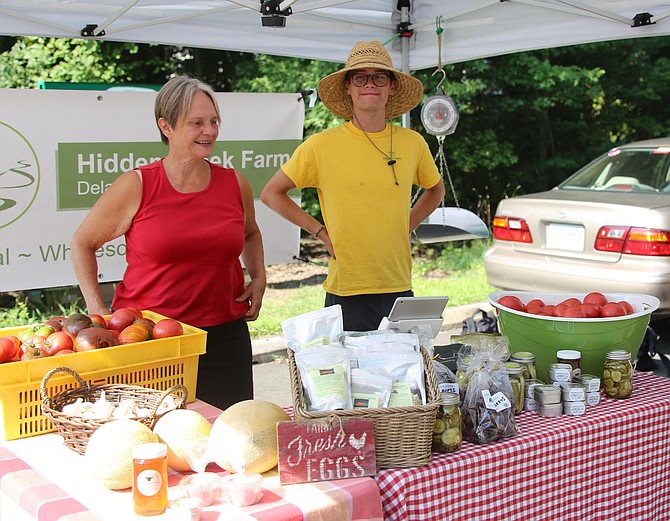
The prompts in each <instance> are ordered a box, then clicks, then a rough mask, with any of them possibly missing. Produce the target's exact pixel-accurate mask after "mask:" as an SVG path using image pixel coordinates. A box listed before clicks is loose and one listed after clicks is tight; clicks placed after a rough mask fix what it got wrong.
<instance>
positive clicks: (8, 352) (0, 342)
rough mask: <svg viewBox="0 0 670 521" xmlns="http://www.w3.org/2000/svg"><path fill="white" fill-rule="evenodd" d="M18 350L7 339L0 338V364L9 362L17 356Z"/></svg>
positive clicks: (12, 342)
mask: <svg viewBox="0 0 670 521" xmlns="http://www.w3.org/2000/svg"><path fill="white" fill-rule="evenodd" d="M18 351H19V348H18V347H16V344H15V343H14V341H13V340H12V339H11V338H9V337H2V338H0V363H4V362H9V361H10V360H12V359H13V358H15V357H16V355H17V354H18Z"/></svg>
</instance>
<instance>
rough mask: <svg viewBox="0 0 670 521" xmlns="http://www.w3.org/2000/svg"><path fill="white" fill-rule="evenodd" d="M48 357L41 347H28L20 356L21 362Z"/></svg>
mask: <svg viewBox="0 0 670 521" xmlns="http://www.w3.org/2000/svg"><path fill="white" fill-rule="evenodd" d="M47 356H49V355H48V354H47V352H46V351H45V350H44V349H42V348H41V347H29V348H27V349H26V350H25V351H24V353H23V354H22V355H21V360H34V359H35V358H46V357H47Z"/></svg>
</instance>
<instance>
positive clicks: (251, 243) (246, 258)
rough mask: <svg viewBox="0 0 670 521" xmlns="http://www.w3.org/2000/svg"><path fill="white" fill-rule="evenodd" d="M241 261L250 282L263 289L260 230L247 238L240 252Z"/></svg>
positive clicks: (262, 255) (263, 262)
mask: <svg viewBox="0 0 670 521" xmlns="http://www.w3.org/2000/svg"><path fill="white" fill-rule="evenodd" d="M242 261H243V262H244V267H245V269H246V270H247V273H249V277H250V278H251V280H253V281H256V282H258V283H260V284H262V285H263V287H265V284H266V276H265V256H264V253H263V239H262V237H261V233H260V230H258V231H257V232H254V233H253V234H251V235H250V236H248V237H247V238H246V240H245V243H244V250H243V251H242Z"/></svg>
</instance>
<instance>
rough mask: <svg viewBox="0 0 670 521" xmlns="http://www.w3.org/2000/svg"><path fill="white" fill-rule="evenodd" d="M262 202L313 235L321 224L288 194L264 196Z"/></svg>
mask: <svg viewBox="0 0 670 521" xmlns="http://www.w3.org/2000/svg"><path fill="white" fill-rule="evenodd" d="M263 203H264V204H265V205H266V206H268V207H269V208H270V209H272V210H274V211H275V212H276V213H278V214H279V215H281V216H282V217H283V218H284V219H286V220H287V221H289V222H292V223H293V224H295V225H296V226H299V227H300V228H302V229H303V230H305V231H307V232H308V233H309V234H311V235H314V234H315V233H316V232H317V231H319V229H320V228H321V226H323V225H322V224H321V223H320V222H319V221H317V220H316V219H315V218H314V217H312V216H311V215H309V214H308V213H307V212H305V211H304V210H303V209H302V208H300V206H299V205H298V204H296V203H295V202H294V201H293V200H292V199H291V198H290V197H289V196H288V195H284V194H281V195H279V194H277V195H273V196H270V197H264V198H263Z"/></svg>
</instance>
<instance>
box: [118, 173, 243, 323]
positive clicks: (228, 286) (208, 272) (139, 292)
mask: <svg viewBox="0 0 670 521" xmlns="http://www.w3.org/2000/svg"><path fill="white" fill-rule="evenodd" d="M140 170H141V171H142V200H141V202H140V207H139V208H138V210H137V213H136V214H135V217H134V219H133V223H132V225H131V226H130V229H129V230H128V231H127V232H126V235H125V238H126V261H127V263H128V266H127V268H126V272H125V274H124V276H123V281H122V282H121V284H120V285H119V286H118V288H117V290H116V293H115V295H114V300H113V303H112V304H113V307H114V309H118V308H122V307H127V306H134V307H137V308H139V309H149V310H152V311H155V312H156V313H160V314H162V315H165V316H168V317H172V318H176V319H177V320H180V321H182V322H185V323H186V324H190V325H193V326H196V327H205V326H213V325H218V324H224V323H227V322H231V321H233V320H237V319H239V318H241V317H242V316H244V314H245V313H246V312H247V310H248V309H249V307H248V305H247V303H245V302H243V303H237V302H235V297H237V296H239V295H241V294H242V293H243V292H244V274H243V272H242V266H241V264H240V260H239V257H240V255H241V253H242V249H243V247H244V205H243V203H242V194H241V192H240V187H239V184H238V182H237V176H236V174H235V171H234V170H231V169H227V168H222V167H220V166H217V165H211V170H212V176H211V180H210V183H209V186H208V187H207V188H205V189H204V190H202V191H201V192H195V193H180V192H178V191H176V190H175V189H174V188H173V187H172V184H171V183H170V181H169V180H168V178H167V175H166V174H165V170H164V169H163V162H162V161H158V162H155V163H152V164H150V165H147V166H145V167H142V168H140Z"/></svg>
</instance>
